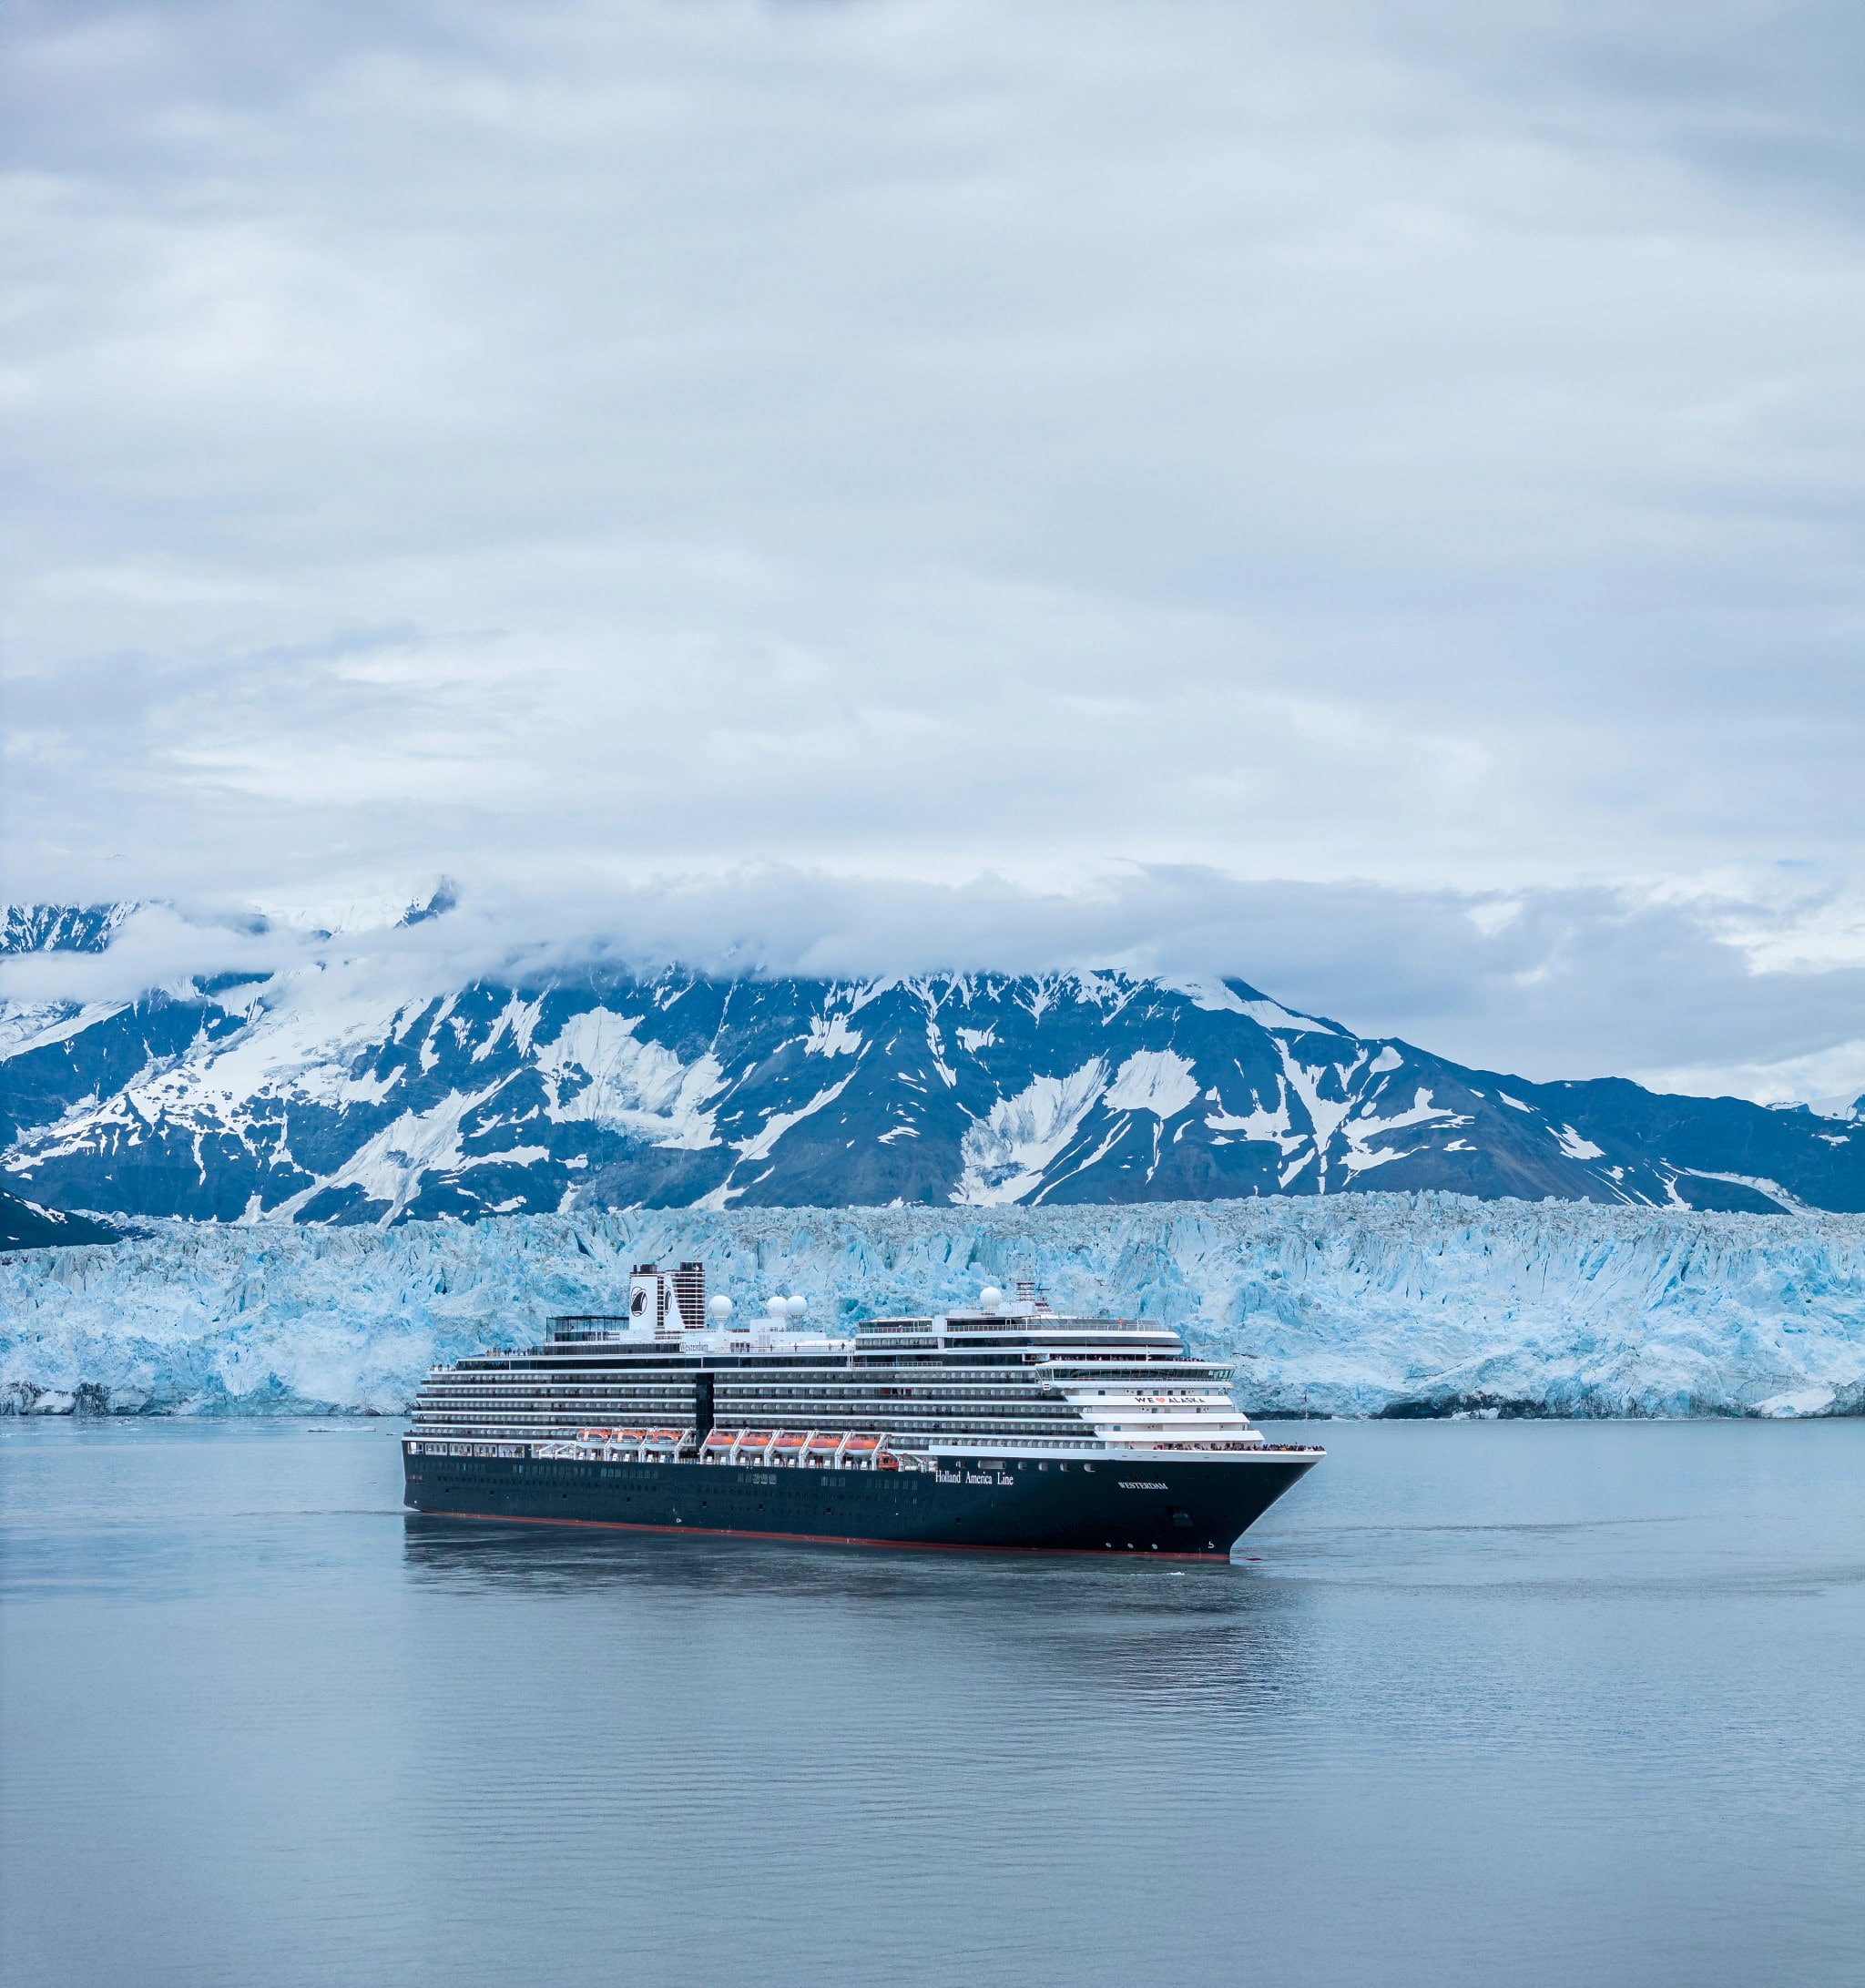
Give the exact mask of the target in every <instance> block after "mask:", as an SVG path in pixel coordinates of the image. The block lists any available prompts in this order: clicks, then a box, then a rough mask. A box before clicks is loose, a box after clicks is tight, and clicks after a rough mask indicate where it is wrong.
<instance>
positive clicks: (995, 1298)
mask: <svg viewBox="0 0 1865 1988" xmlns="http://www.w3.org/2000/svg"><path fill="white" fill-rule="evenodd" d="M978 1302H979V1303H980V1304H981V1305H983V1308H984V1310H986V1311H995V1310H996V1309H997V1308H998V1306H999V1305H1001V1304H1002V1303H1003V1302H1004V1293H1003V1292H1002V1291H1001V1290H998V1288H997V1287H996V1285H995V1284H986V1285H985V1287H984V1288H983V1290H981V1291H980V1292H979V1293H978Z"/></svg>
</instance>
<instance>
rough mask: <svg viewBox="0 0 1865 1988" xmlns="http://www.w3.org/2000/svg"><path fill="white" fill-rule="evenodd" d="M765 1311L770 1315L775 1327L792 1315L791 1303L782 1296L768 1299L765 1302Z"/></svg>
mask: <svg viewBox="0 0 1865 1988" xmlns="http://www.w3.org/2000/svg"><path fill="white" fill-rule="evenodd" d="M764 1309H765V1310H767V1311H768V1312H769V1314H770V1322H771V1323H772V1324H773V1325H781V1324H782V1323H783V1321H784V1320H786V1319H787V1318H789V1317H790V1300H789V1299H788V1298H784V1297H781V1296H777V1297H771V1298H767V1299H766V1300H764Z"/></svg>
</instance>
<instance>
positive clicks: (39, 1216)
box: [0, 1194, 121, 1249]
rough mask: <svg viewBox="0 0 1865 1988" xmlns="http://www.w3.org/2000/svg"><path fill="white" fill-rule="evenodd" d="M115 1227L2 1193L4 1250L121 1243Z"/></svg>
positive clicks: (0, 1222) (0, 1246) (1, 1245)
mask: <svg viewBox="0 0 1865 1988" xmlns="http://www.w3.org/2000/svg"><path fill="white" fill-rule="evenodd" d="M118 1241H121V1238H120V1237H119V1236H118V1235H117V1231H116V1230H115V1229H114V1228H107V1227H106V1226H105V1224H104V1223H102V1222H93V1221H87V1220H86V1219H85V1218H84V1217H83V1216H82V1215H64V1214H61V1213H60V1212H59V1211H58V1210H57V1209H56V1208H41V1207H40V1206H39V1204H38V1203H37V1202H36V1201H24V1200H22V1199H21V1198H19V1196H18V1195H16V1194H0V1249H54V1248H58V1247H68V1246H69V1245H71V1244H73V1243H78V1242H118Z"/></svg>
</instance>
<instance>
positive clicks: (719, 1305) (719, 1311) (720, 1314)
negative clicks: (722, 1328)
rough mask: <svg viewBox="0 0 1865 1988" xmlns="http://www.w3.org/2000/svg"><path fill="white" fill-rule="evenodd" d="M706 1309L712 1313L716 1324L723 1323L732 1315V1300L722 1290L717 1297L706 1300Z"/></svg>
mask: <svg viewBox="0 0 1865 1988" xmlns="http://www.w3.org/2000/svg"><path fill="white" fill-rule="evenodd" d="M706 1309H707V1310H708V1312H709V1313H710V1314H711V1318H712V1322H713V1324H714V1325H723V1324H724V1323H725V1321H726V1320H728V1319H729V1318H730V1317H731V1315H732V1301H731V1300H730V1299H729V1298H728V1297H727V1296H726V1295H725V1294H724V1292H722V1291H721V1292H720V1293H719V1295H718V1297H717V1298H708V1300H706Z"/></svg>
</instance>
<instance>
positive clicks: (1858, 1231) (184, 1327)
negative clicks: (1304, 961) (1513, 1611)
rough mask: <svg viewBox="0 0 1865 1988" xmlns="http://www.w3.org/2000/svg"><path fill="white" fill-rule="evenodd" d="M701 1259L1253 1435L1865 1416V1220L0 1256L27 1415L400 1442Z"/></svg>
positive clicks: (855, 1232)
mask: <svg viewBox="0 0 1865 1988" xmlns="http://www.w3.org/2000/svg"><path fill="white" fill-rule="evenodd" d="M694 1257H697V1258H699V1259H703V1260H704V1261H705V1262H706V1263H707V1265H708V1270H709V1273H710V1279H711V1284H712V1288H713V1289H714V1290H725V1291H728V1292H729V1293H730V1294H731V1295H733V1296H734V1297H736V1298H737V1299H739V1300H740V1302H741V1303H742V1302H749V1301H752V1300H761V1299H763V1298H765V1297H767V1296H769V1294H770V1293H771V1292H773V1291H776V1290H783V1291H787V1292H788V1291H792V1290H800V1291H802V1292H804V1293H806V1294H807V1295H808V1296H809V1297H810V1300H811V1314H812V1321H814V1320H837V1319H843V1320H846V1319H852V1318H855V1317H858V1316H861V1315H862V1314H863V1313H866V1312H870V1311H885V1310H936V1309H939V1308H941V1307H943V1306H945V1305H947V1304H950V1303H953V1302H956V1301H958V1300H961V1299H974V1298H975V1297H976V1295H977V1291H978V1290H979V1288H980V1286H981V1285H982V1284H983V1283H985V1282H987V1281H988V1282H997V1283H1002V1282H1004V1281H1005V1280H1006V1279H1008V1278H1010V1277H1012V1276H1014V1275H1015V1274H1016V1273H1017V1272H1019V1271H1023V1270H1028V1271H1032V1272H1034V1275H1036V1276H1037V1277H1038V1278H1039V1279H1041V1280H1042V1282H1043V1284H1044V1285H1045V1288H1046V1290H1047V1291H1048V1294H1049V1296H1050V1298H1051V1300H1052V1301H1053V1302H1054V1303H1055V1306H1056V1307H1057V1308H1058V1309H1073V1308H1085V1309H1093V1310H1104V1309H1105V1310H1115V1311H1119V1312H1124V1313H1126V1314H1129V1315H1140V1316H1145V1317H1147V1318H1155V1319H1159V1320H1165V1321H1167V1322H1168V1323H1170V1324H1171V1325H1173V1326H1175V1327H1177V1328H1178V1329H1179V1330H1183V1331H1184V1332H1186V1333H1187V1336H1188V1337H1189V1339H1190V1340H1191V1341H1192V1342H1193V1343H1194V1345H1196V1346H1197V1347H1199V1348H1201V1349H1205V1350H1208V1351H1216V1352H1221V1353H1224V1354H1227V1355H1232V1356H1236V1357H1237V1358H1238V1390H1237V1391H1238V1394H1239V1397H1240V1398H1241V1399H1242V1401H1243V1402H1244V1403H1245V1405H1246V1406H1248V1407H1249V1408H1250V1409H1251V1410H1253V1411H1257V1412H1264V1413H1275V1412H1299V1411H1300V1410H1301V1409H1302V1408H1303V1407H1304V1406H1306V1407H1307V1408H1308V1409H1310V1411H1312V1412H1324V1413H1330V1414H1406V1413H1443V1412H1456V1411H1460V1410H1462V1411H1473V1412H1507V1413H1521V1412H1530V1413H1549V1414H1565V1415H1598V1414H1636V1415H1680V1414H1760V1415H1801V1414H1831V1413H1860V1412H1865V1218H1860V1217H1856V1216H1835V1215H1815V1216H1774V1217H1760V1216H1748V1215H1728V1214H1706V1213H1694V1212H1690V1211H1687V1210H1652V1209H1644V1208H1626V1207H1619V1208H1601V1207H1597V1206H1589V1205H1587V1204H1585V1203H1572V1202H1568V1203H1560V1202H1544V1203H1536V1204H1528V1203H1524V1202H1519V1201H1508V1200H1504V1201H1492V1202H1484V1201H1478V1200H1473V1199H1469V1198H1459V1197H1453V1196H1448V1195H1437V1194H1424V1195H1416V1196H1394V1195H1384V1194H1366V1195H1355V1196H1352V1197H1350V1198H1340V1199H1337V1198H1325V1199H1324V1198H1319V1197H1311V1198H1307V1199H1294V1198H1266V1199H1259V1200H1255V1201H1241V1202H1238V1201H1229V1202H1213V1203H1205V1204H1201V1205H1187V1204H1183V1203H1179V1204H1172V1205H1159V1204H1152V1205H1147V1206H1128V1207H1124V1208H1022V1207H1000V1208H987V1209H979V1210H972V1211H963V1210H953V1209H950V1208H947V1209H944V1210H934V1209H930V1208H897V1209H894V1208H880V1209H837V1210H823V1209H784V1210H778V1209H750V1210H739V1209H733V1210H730V1211H724V1212H720V1211H709V1210H682V1211H671V1210H668V1211H661V1212H654V1211H646V1210H637V1211H633V1212H629V1213H621V1214H602V1213H590V1214H587V1215H582V1216H576V1217H566V1216H534V1217H515V1218H508V1219H494V1220H489V1221H484V1222H481V1223H477V1224H472V1225H467V1224H464V1223H456V1222H432V1223H413V1224H407V1225H403V1226H401V1227H398V1228H391V1229H387V1230H381V1229H375V1228H356V1227H352V1228H303V1227H294V1226H293V1225H290V1224H288V1223H261V1224H257V1225H254V1226H250V1227H244V1228H240V1227H230V1228H206V1227H198V1226H194V1225H190V1224H186V1223H178V1222H175V1223H162V1224H158V1225H155V1226H154V1228H153V1229H152V1230H151V1232H150V1233H148V1234H145V1235H142V1236H138V1237H132V1238H130V1239H127V1240H125V1241H124V1242H121V1243H119V1244H118V1245H117V1246H116V1247H115V1248H114V1249H101V1248H99V1249H44V1250H36V1251H32V1252H26V1253H20V1254H15V1255H11V1256H6V1257H0V1319H4V1321H5V1323H4V1328H0V1397H4V1400H5V1402H6V1403H7V1404H9V1405H11V1406H14V1407H15V1408H35V1407H36V1408H37V1409H38V1410H40V1411H41V1412H44V1411H46V1410H60V1409H63V1410H69V1409H70V1408H72V1407H73V1406H74V1405H78V1406H80V1407H83V1406H88V1407H90V1408H95V1409H102V1408H106V1407H107V1408H110V1409H113V1410H116V1411H119V1412H121V1411H129V1410H136V1409H146V1410H180V1411H188V1412H204V1413H258V1412H268V1411H274V1412H303V1411H306V1410H316V1411H328V1410H339V1411H342V1410H362V1411H373V1412H396V1411H398V1410H400V1409H401V1408H402V1407H403V1404H404V1403H405V1402H407V1401H408V1400H409V1398H410V1396H411V1395H412V1393H413V1390H414V1388H415V1387H416V1385H417V1384H418V1383H419V1381H420V1380H421V1377H422V1375H423V1373H424V1371H426V1369H427V1367H428V1365H429V1364H430V1363H431V1362H433V1361H440V1360H447V1359H452V1358H454V1357H457V1356H458V1355H459V1354H461V1353H463V1352H467V1351H472V1350H474V1348H476V1347H479V1346H482V1345H488V1344H510V1343H529V1342H530V1341H533V1340H534V1339H535V1338H536V1337H538V1336H540V1334H541V1330H542V1325H543V1320H544V1319H545V1316H546V1315H547V1314H548V1313H550V1312H552V1311H558V1310H572V1311H576V1310H608V1309H612V1308H613V1307H615V1306H616V1305H617V1303H618V1302H619V1300H620V1297H621V1293H622V1292H623V1290H624V1289H625V1284H626V1278H627V1269H628V1266H629V1264H630V1263H632V1262H635V1261H637V1260H641V1259H661V1260H666V1259H676V1260H678V1259H687V1258H694Z"/></svg>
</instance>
